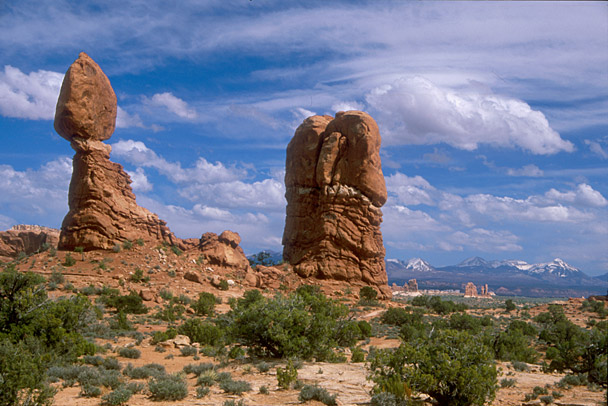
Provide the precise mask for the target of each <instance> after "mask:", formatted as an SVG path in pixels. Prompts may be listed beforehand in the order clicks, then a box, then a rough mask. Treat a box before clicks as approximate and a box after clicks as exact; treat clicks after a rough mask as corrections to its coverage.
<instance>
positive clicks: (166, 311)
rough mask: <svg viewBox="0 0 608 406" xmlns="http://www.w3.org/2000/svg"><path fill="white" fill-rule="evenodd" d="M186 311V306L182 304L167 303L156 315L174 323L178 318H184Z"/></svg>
mask: <svg viewBox="0 0 608 406" xmlns="http://www.w3.org/2000/svg"><path fill="white" fill-rule="evenodd" d="M185 312H186V308H185V307H184V306H182V305H181V304H175V303H167V304H166V305H165V306H163V308H162V309H160V310H159V311H158V312H157V313H156V314H155V315H154V317H155V318H157V319H159V320H163V321H168V322H170V323H173V322H174V321H176V320H179V319H182V318H183V314H184V313H185Z"/></svg>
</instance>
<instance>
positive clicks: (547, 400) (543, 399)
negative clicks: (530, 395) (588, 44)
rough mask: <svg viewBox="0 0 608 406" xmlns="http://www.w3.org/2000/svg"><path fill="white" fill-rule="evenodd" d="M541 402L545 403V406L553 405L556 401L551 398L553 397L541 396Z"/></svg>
mask: <svg viewBox="0 0 608 406" xmlns="http://www.w3.org/2000/svg"><path fill="white" fill-rule="evenodd" d="M539 400H540V401H541V402H543V403H544V404H545V405H550V404H551V403H553V401H554V400H555V399H553V396H551V395H545V396H541V397H540V398H539Z"/></svg>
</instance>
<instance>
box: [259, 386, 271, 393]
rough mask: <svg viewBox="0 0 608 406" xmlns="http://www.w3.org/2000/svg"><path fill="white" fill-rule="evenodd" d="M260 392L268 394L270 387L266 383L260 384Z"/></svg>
mask: <svg viewBox="0 0 608 406" xmlns="http://www.w3.org/2000/svg"><path fill="white" fill-rule="evenodd" d="M260 393H261V394H262V395H268V394H269V393H270V391H269V390H268V387H267V386H266V385H262V386H260Z"/></svg>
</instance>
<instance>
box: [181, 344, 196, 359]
mask: <svg viewBox="0 0 608 406" xmlns="http://www.w3.org/2000/svg"><path fill="white" fill-rule="evenodd" d="M179 352H180V353H181V354H182V356H183V357H192V356H195V355H197V354H198V350H197V349H196V347H192V346H189V345H188V346H185V347H182V348H180V349H179Z"/></svg>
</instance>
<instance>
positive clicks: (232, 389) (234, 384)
mask: <svg viewBox="0 0 608 406" xmlns="http://www.w3.org/2000/svg"><path fill="white" fill-rule="evenodd" d="M220 389H221V390H223V391H224V392H226V393H230V394H233V395H242V394H243V393H244V392H249V391H250V390H251V385H250V384H249V382H247V381H233V380H226V381H223V382H221V383H220Z"/></svg>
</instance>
